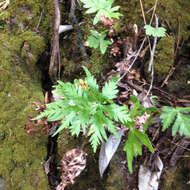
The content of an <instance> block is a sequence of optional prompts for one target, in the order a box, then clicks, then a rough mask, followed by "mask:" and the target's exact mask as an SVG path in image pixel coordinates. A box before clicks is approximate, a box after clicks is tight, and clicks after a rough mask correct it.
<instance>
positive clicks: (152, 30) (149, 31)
mask: <svg viewBox="0 0 190 190" xmlns="http://www.w3.org/2000/svg"><path fill="white" fill-rule="evenodd" d="M144 29H145V33H146V35H148V36H151V35H152V36H153V37H164V36H166V34H165V32H166V29H165V28H163V27H158V28H156V27H152V26H150V25H145V26H144Z"/></svg>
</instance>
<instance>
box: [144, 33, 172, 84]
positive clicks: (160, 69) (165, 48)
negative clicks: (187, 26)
mask: <svg viewBox="0 0 190 190" xmlns="http://www.w3.org/2000/svg"><path fill="white" fill-rule="evenodd" d="M174 44H175V41H174V38H173V37H171V36H170V37H164V38H161V39H160V41H159V42H158V44H157V46H156V51H155V58H154V63H153V64H154V79H155V81H156V82H157V83H158V84H160V83H161V82H162V81H163V80H164V79H165V78H166V76H167V75H168V73H169V71H170V69H171V68H172V66H173V65H174ZM147 64H149V63H147ZM146 71H147V67H146V68H145V72H146Z"/></svg>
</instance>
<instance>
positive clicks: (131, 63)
mask: <svg viewBox="0 0 190 190" xmlns="http://www.w3.org/2000/svg"><path fill="white" fill-rule="evenodd" d="M145 41H146V37H145V38H144V39H143V41H142V43H141V46H140V48H139V50H138V52H137V54H136V56H135V58H134V60H133V62H132V63H131V65H130V66H129V68H128V70H127V71H125V73H124V74H123V75H122V76H121V77H120V78H119V79H118V81H117V82H118V83H119V82H120V81H121V80H122V79H123V78H124V77H125V76H126V74H127V73H128V72H129V71H130V70H131V68H132V66H133V64H134V63H135V61H136V59H137V57H138V56H139V54H140V52H141V50H142V48H143V45H144V43H145Z"/></svg>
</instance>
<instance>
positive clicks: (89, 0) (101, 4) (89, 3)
mask: <svg viewBox="0 0 190 190" xmlns="http://www.w3.org/2000/svg"><path fill="white" fill-rule="evenodd" d="M80 1H81V2H82V3H83V4H84V5H83V6H84V8H86V9H88V10H87V11H86V13H87V14H93V13H96V15H95V17H94V20H93V24H94V25H96V24H97V23H98V22H99V21H100V20H101V18H103V17H104V18H108V19H112V18H116V19H118V18H119V17H120V16H122V14H120V13H119V12H117V11H118V10H119V8H120V6H115V7H112V4H113V3H114V0H80ZM112 22H113V21H112ZM91 34H92V35H91V36H89V37H88V40H87V43H86V45H87V46H89V47H92V48H95V49H96V48H100V51H101V53H102V54H104V53H105V52H106V49H107V47H108V45H110V44H111V42H110V41H108V40H105V38H106V36H107V30H104V31H103V32H100V33H99V32H97V31H95V30H91Z"/></svg>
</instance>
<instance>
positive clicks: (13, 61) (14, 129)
mask: <svg viewBox="0 0 190 190" xmlns="http://www.w3.org/2000/svg"><path fill="white" fill-rule="evenodd" d="M43 2H44V3H45V2H47V4H45V7H44V9H45V13H44V14H46V15H47V16H46V15H44V19H42V23H41V24H42V25H41V26H40V29H41V30H43V32H42V34H44V36H42V35H40V34H39V33H38V34H37V33H36V32H34V31H35V28H36V26H37V24H38V21H39V17H40V12H41V9H42V6H43ZM46 6H47V7H46ZM48 6H49V7H48ZM51 7H52V1H50V0H48V1H43V0H34V1H31V0H15V1H11V2H10V5H9V7H8V8H7V9H6V10H4V11H2V12H1V13H0V24H3V26H4V28H3V29H2V30H0V73H1V77H0V105H1V114H0V176H2V178H3V179H4V180H5V183H6V184H5V186H6V190H12V189H14V190H41V189H45V190H48V189H49V185H48V179H47V176H46V174H45V172H44V169H43V167H42V163H43V162H44V161H45V159H46V156H47V150H46V148H47V141H48V139H47V137H45V136H42V135H41V134H33V135H30V134H28V133H27V132H26V131H25V129H24V126H25V124H26V122H27V120H28V116H29V115H34V110H33V109H32V108H31V106H30V103H31V102H32V101H37V102H41V103H42V102H43V99H44V97H43V93H42V89H41V87H40V81H39V77H40V72H39V71H37V68H36V66H35V63H36V62H37V59H38V57H39V56H40V54H41V53H42V52H43V51H44V50H45V46H46V40H45V39H48V38H46V35H47V34H49V29H50V28H51V25H50V24H49V23H48V22H47V20H51V18H52V15H51V14H50V15H48V12H47V10H48V9H51ZM46 24H47V26H46Z"/></svg>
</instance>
